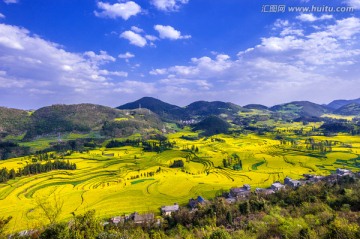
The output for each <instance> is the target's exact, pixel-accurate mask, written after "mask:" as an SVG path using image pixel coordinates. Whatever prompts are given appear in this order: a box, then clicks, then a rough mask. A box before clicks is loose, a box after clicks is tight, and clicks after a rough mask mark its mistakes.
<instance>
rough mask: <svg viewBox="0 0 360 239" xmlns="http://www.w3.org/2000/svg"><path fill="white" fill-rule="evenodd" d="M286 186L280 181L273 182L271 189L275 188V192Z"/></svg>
mask: <svg viewBox="0 0 360 239" xmlns="http://www.w3.org/2000/svg"><path fill="white" fill-rule="evenodd" d="M284 188H285V185H283V184H281V183H279V182H276V183H273V184H271V189H272V190H274V191H275V192H277V191H280V190H281V189H284Z"/></svg>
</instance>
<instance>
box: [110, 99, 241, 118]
mask: <svg viewBox="0 0 360 239" xmlns="http://www.w3.org/2000/svg"><path fill="white" fill-rule="evenodd" d="M116 108H117V109H138V108H146V109H149V110H151V111H153V112H154V113H156V114H158V115H159V116H160V117H161V118H162V119H163V120H165V121H167V120H170V121H171V120H175V121H179V120H188V119H190V118H201V119H203V118H205V117H207V116H211V115H220V114H225V115H233V114H237V113H238V112H239V111H248V109H245V108H243V107H241V106H239V105H236V104H233V103H229V102H222V101H212V102H208V101H196V102H193V103H191V104H189V105H188V106H185V107H179V106H176V105H172V104H168V103H166V102H163V101H161V100H158V99H155V98H152V97H143V98H141V99H139V100H136V101H134V102H131V103H127V104H124V105H121V106H119V107H116Z"/></svg>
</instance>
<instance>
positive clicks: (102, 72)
mask: <svg viewBox="0 0 360 239" xmlns="http://www.w3.org/2000/svg"><path fill="white" fill-rule="evenodd" d="M99 74H100V75H103V76H119V77H127V76H128V73H127V72H125V71H108V70H99Z"/></svg>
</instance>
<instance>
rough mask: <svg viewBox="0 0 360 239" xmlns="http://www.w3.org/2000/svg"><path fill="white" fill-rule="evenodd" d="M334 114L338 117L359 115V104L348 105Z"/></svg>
mask: <svg viewBox="0 0 360 239" xmlns="http://www.w3.org/2000/svg"><path fill="white" fill-rule="evenodd" d="M334 113H336V114H339V115H360V104H359V103H350V104H347V105H344V106H342V107H340V108H339V109H337V110H335V111H334Z"/></svg>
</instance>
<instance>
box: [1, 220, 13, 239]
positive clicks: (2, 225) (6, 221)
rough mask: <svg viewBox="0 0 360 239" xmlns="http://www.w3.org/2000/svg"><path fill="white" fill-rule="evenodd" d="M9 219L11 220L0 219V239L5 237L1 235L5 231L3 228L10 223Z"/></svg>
mask: <svg viewBox="0 0 360 239" xmlns="http://www.w3.org/2000/svg"><path fill="white" fill-rule="evenodd" d="M11 219H12V217H8V218H5V219H4V218H1V219H0V238H3V237H4V238H5V235H3V232H4V230H5V226H6V225H7V224H8V223H9V222H10V220H11Z"/></svg>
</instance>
